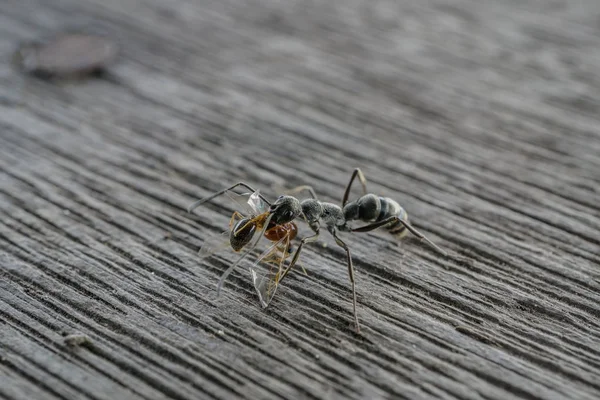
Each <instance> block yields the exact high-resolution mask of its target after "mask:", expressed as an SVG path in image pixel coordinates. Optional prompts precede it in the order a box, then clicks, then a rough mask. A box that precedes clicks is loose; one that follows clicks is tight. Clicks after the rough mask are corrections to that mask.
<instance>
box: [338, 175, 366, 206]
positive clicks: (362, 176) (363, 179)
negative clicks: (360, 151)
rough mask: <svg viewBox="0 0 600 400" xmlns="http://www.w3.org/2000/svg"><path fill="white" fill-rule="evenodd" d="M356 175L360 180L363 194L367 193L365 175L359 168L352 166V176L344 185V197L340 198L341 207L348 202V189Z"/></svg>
mask: <svg viewBox="0 0 600 400" xmlns="http://www.w3.org/2000/svg"><path fill="white" fill-rule="evenodd" d="M357 176H358V180H359V181H360V184H361V185H362V188H363V194H367V179H366V178H365V175H364V174H363V173H362V171H361V170H360V168H354V171H353V172H352V176H351V177H350V182H348V186H346V191H345V192H344V197H343V198H342V207H344V206H345V205H346V203H347V202H348V196H350V189H351V188H352V183H353V182H354V179H355V178H356V177H357Z"/></svg>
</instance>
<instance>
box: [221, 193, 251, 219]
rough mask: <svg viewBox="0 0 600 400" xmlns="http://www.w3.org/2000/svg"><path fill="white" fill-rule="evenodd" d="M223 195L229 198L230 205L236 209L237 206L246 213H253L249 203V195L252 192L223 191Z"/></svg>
mask: <svg viewBox="0 0 600 400" xmlns="http://www.w3.org/2000/svg"><path fill="white" fill-rule="evenodd" d="M225 195H226V196H227V197H228V198H229V200H231V202H232V205H233V206H234V207H235V208H236V209H238V208H239V209H240V210H242V211H243V213H244V214H246V215H254V213H255V211H254V209H253V208H252V206H251V205H250V197H251V196H252V193H242V194H237V193H235V192H231V191H227V192H225Z"/></svg>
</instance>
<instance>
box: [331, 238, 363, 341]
mask: <svg viewBox="0 0 600 400" xmlns="http://www.w3.org/2000/svg"><path fill="white" fill-rule="evenodd" d="M328 230H329V233H331V235H333V238H334V239H335V242H336V243H337V245H338V246H340V247H341V248H343V249H344V250H346V256H347V257H348V276H349V277H350V282H351V283H352V308H353V310H354V323H355V325H356V333H360V324H359V323H358V314H357V313H356V285H355V284H354V266H353V265H352V256H351V255H350V249H349V248H348V246H347V245H346V243H344V242H342V239H340V238H339V237H338V236H337V235H336V233H335V228H328Z"/></svg>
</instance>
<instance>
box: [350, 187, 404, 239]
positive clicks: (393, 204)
mask: <svg viewBox="0 0 600 400" xmlns="http://www.w3.org/2000/svg"><path fill="white" fill-rule="evenodd" d="M390 217H398V218H399V219H401V220H403V221H406V222H408V214H407V213H406V211H405V210H404V208H402V207H401V206H400V204H398V202H397V201H395V200H393V199H390V198H389V197H380V196H377V195H374V194H366V195H364V196H362V197H361V198H359V199H358V200H356V201H352V202H349V203H347V204H346V205H345V206H344V218H345V220H346V221H363V222H379V221H383V220H386V219H388V218H390ZM385 228H386V229H387V230H388V231H389V232H390V233H391V234H393V235H397V236H399V237H403V236H404V235H406V233H407V230H406V227H405V226H404V224H402V223H401V222H400V221H398V220H396V221H392V222H390V223H389V224H388V225H387V226H385Z"/></svg>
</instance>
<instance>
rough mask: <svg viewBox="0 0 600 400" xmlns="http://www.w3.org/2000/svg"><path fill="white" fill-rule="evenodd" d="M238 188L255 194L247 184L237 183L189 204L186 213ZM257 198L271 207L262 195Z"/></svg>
mask: <svg viewBox="0 0 600 400" xmlns="http://www.w3.org/2000/svg"><path fill="white" fill-rule="evenodd" d="M238 186H243V187H245V188H246V189H248V190H250V191H251V192H253V193H254V192H256V190H254V189H253V188H252V187H251V186H250V185H248V184H247V183H244V182H238V183H236V184H235V185H233V186H231V187H229V188H227V189H223V190H221V191H218V192H216V193H213V194H211V195H210V196H208V197H205V198H203V199H200V200H197V201H195V202H193V203H192V204H190V206H189V207H188V209H187V211H188V212H192V211H193V210H194V209H195V208H197V207H198V206H200V205H202V204H204V203H206V202H207V201H210V200H212V199H214V198H215V197H218V196H220V195H222V194H223V193H225V192H228V191H230V190H233V189H235V188H236V187H238ZM259 196H260V198H261V199H262V201H264V202H265V203H267V204H268V205H271V203H270V202H269V201H268V200H267V199H265V198H264V197H263V195H261V194H259Z"/></svg>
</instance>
